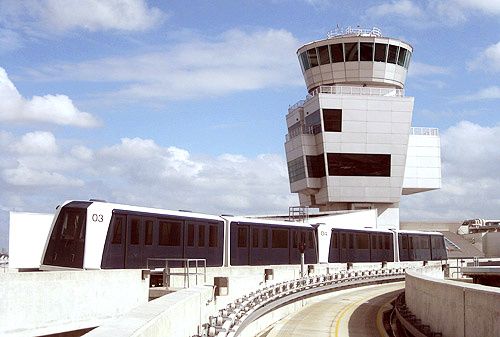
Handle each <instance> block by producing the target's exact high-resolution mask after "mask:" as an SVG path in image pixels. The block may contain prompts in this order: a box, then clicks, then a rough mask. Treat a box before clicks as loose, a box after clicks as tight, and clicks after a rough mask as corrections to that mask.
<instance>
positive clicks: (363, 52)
mask: <svg viewBox="0 0 500 337" xmlns="http://www.w3.org/2000/svg"><path fill="white" fill-rule="evenodd" d="M359 60H360V61H373V43H371V42H360V43H359Z"/></svg>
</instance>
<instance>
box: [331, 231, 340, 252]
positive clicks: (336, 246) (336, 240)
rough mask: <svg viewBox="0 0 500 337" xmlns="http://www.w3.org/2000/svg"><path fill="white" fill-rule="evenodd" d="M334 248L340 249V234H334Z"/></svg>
mask: <svg viewBox="0 0 500 337" xmlns="http://www.w3.org/2000/svg"><path fill="white" fill-rule="evenodd" d="M332 248H334V249H337V248H339V234H338V233H333V234H332Z"/></svg>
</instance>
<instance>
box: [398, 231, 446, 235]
mask: <svg viewBox="0 0 500 337" xmlns="http://www.w3.org/2000/svg"><path fill="white" fill-rule="evenodd" d="M397 232H398V233H401V234H431V235H443V233H440V232H428V231H414V230H402V231H400V230H398V231H397Z"/></svg>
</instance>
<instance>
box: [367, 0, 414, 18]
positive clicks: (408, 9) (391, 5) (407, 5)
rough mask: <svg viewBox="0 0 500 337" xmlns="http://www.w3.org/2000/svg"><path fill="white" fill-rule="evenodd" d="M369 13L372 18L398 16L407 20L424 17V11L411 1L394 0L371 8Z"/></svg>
mask: <svg viewBox="0 0 500 337" xmlns="http://www.w3.org/2000/svg"><path fill="white" fill-rule="evenodd" d="M367 13H368V14H369V15H372V16H377V17H381V16H387V15H396V16H401V17H406V18H415V17H420V16H421V15H423V11H422V10H421V9H420V8H419V7H418V6H417V5H416V4H414V3H413V2H412V1H410V0H393V1H391V2H385V3H382V4H380V5H376V6H373V7H370V8H369V9H368V10H367Z"/></svg>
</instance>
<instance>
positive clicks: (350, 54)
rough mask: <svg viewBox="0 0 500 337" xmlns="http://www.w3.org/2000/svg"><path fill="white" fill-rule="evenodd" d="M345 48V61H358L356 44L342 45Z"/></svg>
mask: <svg viewBox="0 0 500 337" xmlns="http://www.w3.org/2000/svg"><path fill="white" fill-rule="evenodd" d="M344 46H345V61H346V62H353V61H358V43H357V42H354V43H344Z"/></svg>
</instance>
